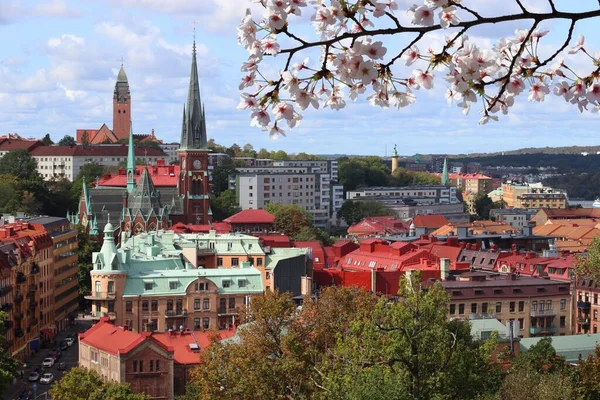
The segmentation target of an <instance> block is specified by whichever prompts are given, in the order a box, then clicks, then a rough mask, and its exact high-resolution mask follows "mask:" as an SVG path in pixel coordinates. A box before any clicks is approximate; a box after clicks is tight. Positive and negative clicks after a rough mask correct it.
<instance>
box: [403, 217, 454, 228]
mask: <svg viewBox="0 0 600 400" xmlns="http://www.w3.org/2000/svg"><path fill="white" fill-rule="evenodd" d="M412 223H413V224H414V225H415V228H440V227H442V226H444V225H446V224H447V223H448V220H447V219H446V217H444V216H443V215H439V214H426V215H417V216H416V217H414V218H413V220H412Z"/></svg>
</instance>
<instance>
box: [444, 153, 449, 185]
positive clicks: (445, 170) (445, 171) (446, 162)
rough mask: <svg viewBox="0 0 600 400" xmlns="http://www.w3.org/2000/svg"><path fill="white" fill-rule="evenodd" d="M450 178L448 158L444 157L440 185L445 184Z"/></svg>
mask: <svg viewBox="0 0 600 400" xmlns="http://www.w3.org/2000/svg"><path fill="white" fill-rule="evenodd" d="M449 181H450V179H449V178H448V160H447V159H446V158H444V168H443V169H442V185H444V186H447V185H448V183H449Z"/></svg>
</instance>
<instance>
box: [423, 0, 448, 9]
mask: <svg viewBox="0 0 600 400" xmlns="http://www.w3.org/2000/svg"><path fill="white" fill-rule="evenodd" d="M447 3H448V0H425V4H427V5H428V6H430V7H432V8H436V7H442V6H445V5H446V4H447Z"/></svg>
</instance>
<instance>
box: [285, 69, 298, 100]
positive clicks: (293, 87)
mask: <svg viewBox="0 0 600 400" xmlns="http://www.w3.org/2000/svg"><path fill="white" fill-rule="evenodd" d="M281 79H282V80H283V87H284V88H286V89H287V90H288V92H290V94H291V95H294V94H295V93H296V92H298V91H299V90H300V86H299V85H300V79H298V77H297V76H296V75H294V74H292V73H291V72H290V71H283V73H282V74H281Z"/></svg>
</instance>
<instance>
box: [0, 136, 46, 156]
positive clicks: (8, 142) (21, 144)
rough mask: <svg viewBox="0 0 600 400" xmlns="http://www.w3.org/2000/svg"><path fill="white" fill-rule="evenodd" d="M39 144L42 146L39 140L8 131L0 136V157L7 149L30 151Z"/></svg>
mask: <svg viewBox="0 0 600 400" xmlns="http://www.w3.org/2000/svg"><path fill="white" fill-rule="evenodd" d="M40 146H43V143H42V142H41V141H40V140H26V139H23V138H21V137H20V136H18V135H12V134H10V133H9V134H8V135H6V136H2V137H0V158H2V157H3V156H4V155H5V154H6V153H8V152H9V151H15V150H27V151H32V150H33V149H35V148H37V147H40Z"/></svg>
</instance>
